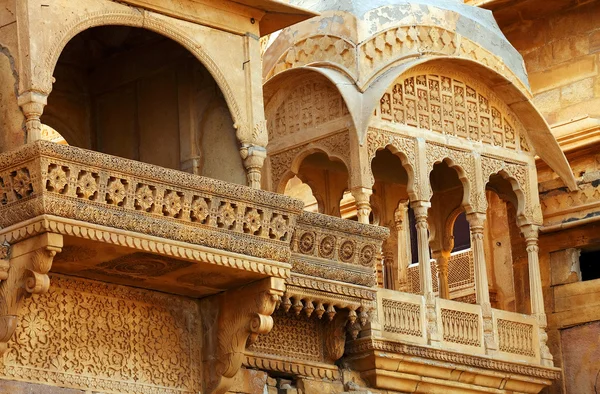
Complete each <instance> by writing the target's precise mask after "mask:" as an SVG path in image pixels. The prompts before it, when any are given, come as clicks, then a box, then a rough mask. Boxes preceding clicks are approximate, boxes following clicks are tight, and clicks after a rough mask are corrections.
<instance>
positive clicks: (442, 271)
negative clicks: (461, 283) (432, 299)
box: [432, 250, 450, 300]
mask: <svg viewBox="0 0 600 394" xmlns="http://www.w3.org/2000/svg"><path fill="white" fill-rule="evenodd" d="M432 254H433V258H434V259H435V262H436V265H437V271H438V280H439V289H440V298H443V299H445V300H448V299H450V286H449V284H448V260H449V259H450V252H448V251H446V250H437V251H434V252H433V253H432Z"/></svg>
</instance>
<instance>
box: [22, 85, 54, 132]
mask: <svg viewBox="0 0 600 394" xmlns="http://www.w3.org/2000/svg"><path fill="white" fill-rule="evenodd" d="M18 103H19V106H20V107H21V110H22V111H23V114H24V115H25V130H26V132H27V142H28V143H29V142H34V141H37V140H41V139H42V123H41V121H40V117H41V116H42V113H43V112H44V107H45V106H46V104H47V103H48V95H47V94H45V93H40V92H34V91H27V92H25V93H23V94H21V95H20V96H19V99H18Z"/></svg>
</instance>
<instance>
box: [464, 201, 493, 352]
mask: <svg viewBox="0 0 600 394" xmlns="http://www.w3.org/2000/svg"><path fill="white" fill-rule="evenodd" d="M485 218H486V215H485V213H481V212H474V213H470V214H468V215H467V221H468V222H469V227H470V228H471V248H473V265H474V266H475V295H476V297H477V303H478V304H479V305H481V314H482V317H483V339H484V342H485V347H486V351H487V353H488V354H493V353H494V352H496V350H498V345H497V343H496V340H495V339H494V325H493V319H492V304H491V303H490V290H489V284H488V277H487V265H486V263H485V249H484V244H483V231H484V224H485Z"/></svg>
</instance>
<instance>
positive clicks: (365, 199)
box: [351, 186, 373, 224]
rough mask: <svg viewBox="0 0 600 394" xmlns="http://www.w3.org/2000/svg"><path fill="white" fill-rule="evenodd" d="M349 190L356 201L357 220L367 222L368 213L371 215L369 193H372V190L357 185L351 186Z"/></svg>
mask: <svg viewBox="0 0 600 394" xmlns="http://www.w3.org/2000/svg"><path fill="white" fill-rule="evenodd" d="M351 192H352V196H353V197H354V200H355V201H356V208H357V215H358V222H359V223H364V224H369V215H371V195H372V194H373V190H372V189H370V188H366V187H360V186H359V187H355V188H353V189H352V190H351Z"/></svg>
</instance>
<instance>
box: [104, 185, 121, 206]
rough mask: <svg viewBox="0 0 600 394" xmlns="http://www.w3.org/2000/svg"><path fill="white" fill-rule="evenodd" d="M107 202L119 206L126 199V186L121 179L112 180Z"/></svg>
mask: <svg viewBox="0 0 600 394" xmlns="http://www.w3.org/2000/svg"><path fill="white" fill-rule="evenodd" d="M106 194H107V201H108V202H109V203H111V204H114V205H119V204H121V203H122V202H123V200H124V199H125V185H124V184H123V182H121V180H120V179H111V180H110V181H109V182H108V187H107V190H106Z"/></svg>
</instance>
